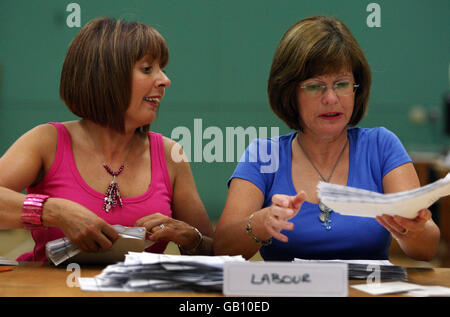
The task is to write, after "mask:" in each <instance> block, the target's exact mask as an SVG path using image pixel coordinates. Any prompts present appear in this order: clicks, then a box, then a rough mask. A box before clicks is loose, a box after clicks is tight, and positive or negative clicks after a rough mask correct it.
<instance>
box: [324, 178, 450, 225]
mask: <svg viewBox="0 0 450 317" xmlns="http://www.w3.org/2000/svg"><path fill="white" fill-rule="evenodd" d="M317 189H318V196H319V199H320V200H321V201H322V203H324V204H325V205H326V206H328V207H329V208H331V209H332V210H333V211H335V212H337V213H340V214H342V215H348V216H360V217H372V218H375V217H376V216H379V215H382V214H387V215H392V216H393V215H399V216H402V217H405V218H409V219H413V218H415V217H417V215H418V212H419V210H421V209H425V208H428V207H430V206H431V205H432V204H433V203H434V202H436V201H437V200H438V199H439V198H441V197H445V196H448V195H450V173H449V174H447V176H446V177H444V178H442V179H440V180H438V181H436V182H434V183H431V184H428V185H426V186H423V187H420V188H417V189H413V190H409V191H404V192H399V193H394V194H380V193H376V192H372V191H368V190H364V189H359V188H353V187H348V186H342V185H336V184H330V183H326V182H319V184H318V185H317Z"/></svg>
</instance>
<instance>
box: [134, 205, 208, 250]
mask: <svg viewBox="0 0 450 317" xmlns="http://www.w3.org/2000/svg"><path fill="white" fill-rule="evenodd" d="M135 226H136V227H145V228H146V229H147V234H148V237H149V240H150V241H155V242H156V241H159V240H168V241H172V242H174V243H176V244H178V245H180V246H182V247H183V248H185V249H187V250H189V249H192V248H194V247H195V246H196V245H197V244H198V241H199V236H198V233H197V231H195V230H194V228H193V227H192V226H191V225H189V224H188V223H186V222H183V221H180V220H176V219H173V218H170V217H167V216H165V215H162V214H160V213H155V214H152V215H149V216H145V217H143V218H141V219H139V220H137V221H136V224H135Z"/></svg>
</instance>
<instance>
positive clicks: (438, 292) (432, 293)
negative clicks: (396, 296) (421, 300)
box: [406, 286, 450, 297]
mask: <svg viewBox="0 0 450 317" xmlns="http://www.w3.org/2000/svg"><path fill="white" fill-rule="evenodd" d="M406 295H408V296H414V297H450V288H449V287H443V286H422V288H421V289H417V290H413V291H409V292H408V293H406Z"/></svg>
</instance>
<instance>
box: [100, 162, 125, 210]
mask: <svg viewBox="0 0 450 317" xmlns="http://www.w3.org/2000/svg"><path fill="white" fill-rule="evenodd" d="M103 167H104V168H105V170H106V171H107V172H108V173H109V174H110V175H111V176H112V177H113V179H112V181H111V183H109V185H108V188H107V189H106V194H105V198H104V199H103V210H104V211H105V212H106V213H108V212H109V211H110V210H111V208H116V207H117V203H119V206H120V208H122V207H123V202H122V198H121V197H120V190H119V184H117V182H116V176H119V174H120V173H122V171H123V169H124V168H125V165H124V163H122V165H121V166H120V168H119V169H118V170H117V172H114V171H113V170H112V169H111V168H110V167H109V166H108V165H106V163H103Z"/></svg>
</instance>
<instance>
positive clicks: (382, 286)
mask: <svg viewBox="0 0 450 317" xmlns="http://www.w3.org/2000/svg"><path fill="white" fill-rule="evenodd" d="M351 287H353V288H355V289H357V290H360V291H362V292H365V293H369V294H371V295H386V294H396V293H405V292H408V291H412V290H420V289H422V286H420V285H417V284H412V283H406V282H386V283H368V284H359V285H351Z"/></svg>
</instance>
